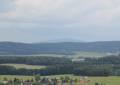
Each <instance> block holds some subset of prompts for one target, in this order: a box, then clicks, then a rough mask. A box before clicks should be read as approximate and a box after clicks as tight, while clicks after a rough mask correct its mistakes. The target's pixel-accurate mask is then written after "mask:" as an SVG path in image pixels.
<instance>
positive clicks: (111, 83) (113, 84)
mask: <svg viewBox="0 0 120 85" xmlns="http://www.w3.org/2000/svg"><path fill="white" fill-rule="evenodd" d="M65 76H69V77H70V78H72V79H75V78H77V79H80V78H81V77H80V76H73V75H56V76H44V77H48V78H58V79H59V78H60V77H65ZM4 78H7V79H14V78H18V79H23V80H27V79H32V78H34V77H33V76H14V75H0V80H1V81H2V80H3V79H4ZM88 80H90V82H89V83H87V84H85V85H94V84H95V83H96V82H98V83H100V84H101V83H102V84H103V85H104V84H105V85H120V77H117V76H110V77H88ZM66 85H69V84H66ZM76 85H80V84H79V83H78V84H76Z"/></svg>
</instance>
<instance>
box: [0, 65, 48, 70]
mask: <svg viewBox="0 0 120 85" xmlns="http://www.w3.org/2000/svg"><path fill="white" fill-rule="evenodd" d="M0 65H4V66H13V67H15V68H16V69H19V68H26V69H44V68H46V66H39V65H26V64H0Z"/></svg>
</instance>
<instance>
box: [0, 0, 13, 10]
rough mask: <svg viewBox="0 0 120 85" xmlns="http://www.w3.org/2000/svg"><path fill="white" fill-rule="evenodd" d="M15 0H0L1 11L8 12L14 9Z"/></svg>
mask: <svg viewBox="0 0 120 85" xmlns="http://www.w3.org/2000/svg"><path fill="white" fill-rule="evenodd" d="M14 5H15V4H14V0H0V12H8V11H11V10H13V9H14Z"/></svg>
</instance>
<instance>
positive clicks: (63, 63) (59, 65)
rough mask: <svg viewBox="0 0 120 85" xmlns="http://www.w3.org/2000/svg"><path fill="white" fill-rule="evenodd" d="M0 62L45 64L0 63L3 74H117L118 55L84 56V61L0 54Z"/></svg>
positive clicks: (118, 65)
mask: <svg viewBox="0 0 120 85" xmlns="http://www.w3.org/2000/svg"><path fill="white" fill-rule="evenodd" d="M0 63H1V64H4V63H14V64H28V65H45V66H47V68H44V69H25V68H20V69H16V68H15V67H12V66H4V65H0V74H2V75H3V74H4V75H36V74H39V75H60V74H74V75H81V76H114V75H115V76H119V75H120V55H119V56H107V57H102V58H85V61H82V62H81V61H74V62H73V61H72V60H71V59H70V58H64V57H49V56H48V57H44V56H39V57H38V56H37V57H35V56H33V57H26V56H24V57H23V56H22V57H14V56H1V57H0Z"/></svg>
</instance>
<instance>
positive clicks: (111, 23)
mask: <svg viewBox="0 0 120 85" xmlns="http://www.w3.org/2000/svg"><path fill="white" fill-rule="evenodd" d="M119 22H120V1H119V0H1V1H0V30H3V29H4V32H3V33H2V35H4V34H5V33H7V34H8V36H7V37H8V38H5V39H6V40H10V39H11V40H18V41H20V40H22V41H39V40H37V39H35V38H36V37H37V36H39V37H40V38H42V37H43V38H44V39H46V40H47V39H52V38H64V37H66V38H76V37H78V38H80V39H82V40H99V39H100V40H102V38H103V36H105V35H106V34H107V36H106V37H104V39H103V40H110V38H109V36H111V38H112V36H113V38H112V40H114V39H119V38H118V37H117V36H118V35H119V33H118V31H117V30H118V28H119V27H120V25H119ZM10 29H12V30H10ZM5 30H9V31H6V32H5ZM11 31H14V33H13V32H11ZM113 33H116V34H115V35H113ZM11 34H12V35H13V36H20V34H23V35H24V36H26V37H25V38H24V37H23V35H22V37H21V38H20V37H19V39H17V38H16V37H13V36H12V37H9V35H11ZM27 34H28V35H27ZM101 34H102V35H101ZM4 36H5V35H4ZM100 36H101V37H100ZM30 37H31V38H30ZM99 37H100V38H99ZM22 38H24V39H22ZM27 38H28V40H27ZM0 39H1V38H0ZM44 39H42V40H44ZM1 40H2V39H1Z"/></svg>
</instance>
